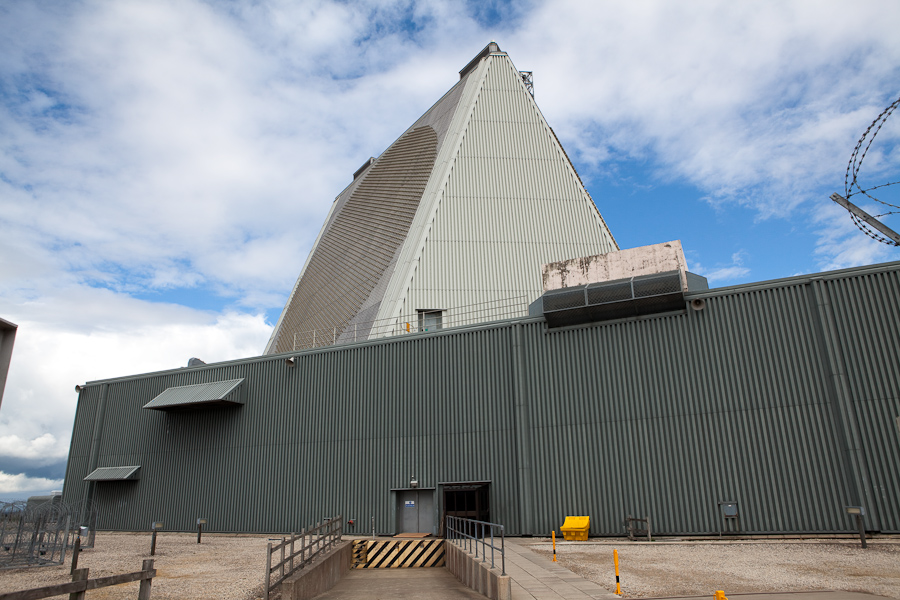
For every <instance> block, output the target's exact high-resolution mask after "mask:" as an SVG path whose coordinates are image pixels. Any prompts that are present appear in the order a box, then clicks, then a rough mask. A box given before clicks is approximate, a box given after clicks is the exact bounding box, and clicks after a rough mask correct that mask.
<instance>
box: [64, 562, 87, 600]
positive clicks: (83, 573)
mask: <svg viewBox="0 0 900 600" xmlns="http://www.w3.org/2000/svg"><path fill="white" fill-rule="evenodd" d="M89 570H90V569H75V572H74V573H72V582H75V581H87V578H88V571H89ZM84 593H85V591H84V590H81V591H80V592H72V593H71V594H69V600H84Z"/></svg>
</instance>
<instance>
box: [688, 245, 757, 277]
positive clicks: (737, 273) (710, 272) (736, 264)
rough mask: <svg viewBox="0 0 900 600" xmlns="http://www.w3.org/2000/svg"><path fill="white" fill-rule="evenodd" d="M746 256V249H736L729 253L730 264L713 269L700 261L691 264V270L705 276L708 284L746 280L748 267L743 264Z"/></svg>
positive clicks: (748, 271) (748, 272)
mask: <svg viewBox="0 0 900 600" xmlns="http://www.w3.org/2000/svg"><path fill="white" fill-rule="evenodd" d="M746 257H747V251H746V250H738V251H737V252H735V253H733V254H732V255H731V264H729V265H720V266H717V267H715V268H713V269H706V268H705V267H704V266H703V265H701V264H700V263H694V264H692V265H691V270H692V271H695V272H696V273H698V274H700V275H703V276H704V277H706V279H707V280H708V281H709V283H710V284H717V283H718V284H721V283H727V282H733V283H740V282H741V281H739V280H746V278H747V276H748V275H749V274H750V269H748V268H747V267H745V266H744V259H745V258H746Z"/></svg>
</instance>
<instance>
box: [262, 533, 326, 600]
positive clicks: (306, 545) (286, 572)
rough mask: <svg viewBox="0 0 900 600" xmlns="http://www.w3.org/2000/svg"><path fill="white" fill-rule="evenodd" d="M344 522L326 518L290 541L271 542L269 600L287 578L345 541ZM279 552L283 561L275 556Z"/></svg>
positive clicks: (267, 596)
mask: <svg viewBox="0 0 900 600" xmlns="http://www.w3.org/2000/svg"><path fill="white" fill-rule="evenodd" d="M343 522H344V521H343V518H342V517H341V516H337V517H334V518H331V519H325V520H324V521H320V522H318V523H316V524H315V526H313V527H310V528H309V529H302V530H301V531H300V533H298V534H295V533H292V534H291V536H290V537H289V538H284V537H283V538H281V542H280V543H278V544H275V545H272V542H269V546H268V548H267V550H266V591H265V598H266V600H268V599H269V597H270V594H272V592H273V591H274V590H275V589H277V588H278V586H280V585H281V584H282V583H284V580H285V579H287V578H288V577H290V576H291V575H292V574H294V573H295V572H296V571H298V570H300V569H302V568H304V567H306V566H307V565H309V564H310V563H311V562H312V561H313V559H314V558H316V557H317V556H319V555H320V554H324V553H327V552H329V551H331V549H332V548H334V546H335V544H337V543H338V542H340V541H341V536H342V535H343V532H344V526H343ZM276 552H280V558H278V557H276V556H275V554H276Z"/></svg>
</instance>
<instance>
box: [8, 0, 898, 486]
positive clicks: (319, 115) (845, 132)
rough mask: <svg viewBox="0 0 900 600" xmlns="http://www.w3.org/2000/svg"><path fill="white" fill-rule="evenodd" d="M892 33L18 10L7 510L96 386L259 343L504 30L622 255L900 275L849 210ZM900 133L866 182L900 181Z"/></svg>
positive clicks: (409, 6)
mask: <svg viewBox="0 0 900 600" xmlns="http://www.w3.org/2000/svg"><path fill="white" fill-rule="evenodd" d="M897 23H900V4H898V3H896V2H894V1H868V2H867V1H861V2H855V3H854V4H853V5H852V7H851V6H850V5H849V4H847V3H845V2H828V1H815V2H813V1H809V2H802V1H795V2H789V3H786V2H781V1H778V2H775V1H772V2H765V1H753V2H749V1H745V2H740V1H737V2H735V1H728V2H725V1H722V2H714V1H710V2H679V3H675V2H665V1H657V2H654V1H647V2H640V3H637V2H624V1H621V2H603V1H597V2H589V1H575V0H571V1H566V0H559V1H554V2H549V1H539V0H531V1H526V2H474V1H473V2H466V3H465V4H461V3H458V2H453V1H450V0H427V1H421V2H412V1H408V0H384V1H375V0H370V1H366V0H361V1H342V2H334V1H325V0H320V1H310V2H296V1H292V2H287V1H284V2H281V1H276V0H270V1H265V0H262V1H250V0H247V1H240V0H236V1H232V2H216V1H208V2H200V1H197V0H178V1H175V0H172V1H165V0H160V1H158V2H152V3H148V2H142V1H129V0H119V1H117V2H86V1H65V2H62V1H60V2H42V3H21V2H2V1H0V317H3V318H5V319H7V320H9V321H12V322H14V323H17V324H19V332H18V336H17V340H16V347H15V350H14V353H13V362H12V366H11V371H10V376H9V380H8V382H7V388H6V393H5V396H4V399H3V404H2V406H0V498H7V497H23V496H27V495H29V494H31V493H37V492H45V491H47V490H49V489H54V488H56V489H58V488H59V487H60V486H61V481H60V479H61V477H62V475H63V473H64V468H65V460H66V455H67V452H68V445H69V436H70V434H71V428H72V419H73V417H74V411H75V405H76V395H75V393H74V391H73V387H74V385H75V384H76V383H82V382H84V381H88V380H92V379H99V378H104V377H111V376H118V375H126V374H132V373H139V372H146V371H151V370H158V369H166V368H173V367H179V366H183V365H185V364H186V363H187V360H188V359H189V358H190V357H192V356H197V357H200V358H202V359H204V360H206V361H208V362H211V361H217V360H226V359H231V358H237V357H241V356H252V355H256V354H259V353H261V352H262V350H263V348H264V346H265V343H266V341H267V339H268V336H269V333H270V332H271V328H272V325H273V324H274V322H275V320H276V319H277V316H278V313H279V312H280V310H281V308H282V306H283V304H284V302H285V300H286V298H287V294H288V293H289V291H290V289H291V286H292V285H293V283H294V280H295V278H296V276H297V274H298V273H299V271H300V268H301V266H302V264H303V262H304V260H305V259H306V256H307V253H308V252H309V249H310V247H311V245H312V243H313V241H314V239H315V236H316V235H317V233H318V231H319V228H320V227H321V225H322V223H323V221H324V218H325V215H326V214H327V211H328V209H329V207H330V205H331V202H332V200H333V199H334V197H335V196H336V195H337V194H338V193H339V192H340V191H341V190H342V189H343V188H344V187H345V186H346V185H347V184H348V183H349V182H350V180H351V177H352V173H353V172H354V171H355V170H356V168H357V167H358V166H359V165H360V164H362V162H363V161H364V160H365V159H366V158H368V157H369V156H377V155H378V154H380V153H381V152H382V151H383V150H384V149H385V148H386V147H387V146H388V145H389V144H390V143H391V142H392V141H393V140H394V139H395V138H396V137H397V136H399V135H400V134H401V133H402V132H403V130H404V129H406V127H408V126H409V125H410V124H411V123H413V122H414V120H415V119H416V118H417V117H418V116H419V115H421V114H422V113H423V112H424V111H425V110H426V109H427V108H428V107H429V106H431V104H433V103H434V102H435V101H436V100H437V99H438V98H440V96H441V95H442V94H443V93H444V92H445V91H446V90H447V89H449V88H450V87H451V86H452V85H453V84H454V83H455V82H456V81H457V79H458V71H459V69H461V68H462V67H463V66H464V65H465V64H466V63H468V61H469V60H470V59H471V58H472V57H473V56H474V55H475V54H476V53H477V52H478V51H480V50H481V49H482V48H483V47H484V46H485V44H486V43H487V42H488V41H490V40H492V39H493V40H496V41H497V42H498V43H499V45H500V47H501V48H502V49H503V50H505V51H507V52H509V54H510V56H511V58H512V60H513V62H514V63H515V64H516V66H517V67H518V68H519V69H521V70H530V71H533V72H534V80H535V97H536V100H537V103H538V105H539V106H540V108H541V110H542V111H543V113H544V116H545V117H546V119H547V121H548V122H549V123H550V125H551V126H552V127H553V128H554V130H555V131H556V133H557V135H558V136H559V138H560V140H561V141H562V143H563V145H564V147H565V148H566V150H567V152H568V154H569V156H570V157H571V158H572V160H573V162H574V163H575V165H576V168H577V169H578V171H579V173H580V175H581V177H582V179H583V180H584V181H585V184H586V185H587V187H588V190H589V191H590V193H591V195H592V197H593V198H594V200H595V201H596V203H597V205H598V208H599V209H600V212H601V213H602V214H603V216H604V218H605V219H606V221H607V223H608V225H609V226H610V229H611V230H612V232H613V234H614V235H615V237H616V239H617V241H618V242H619V244H620V246H621V247H623V248H630V247H635V246H640V245H645V244H653V243H658V242H662V241H668V240H671V239H680V240H682V242H683V245H684V249H685V252H686V255H687V258H688V263H689V266H690V268H691V269H692V270H693V271H695V272H698V273H701V274H704V275H706V276H707V277H708V278H709V279H710V283H711V284H712V285H713V286H723V285H732V284H738V283H744V282H752V281H760V280H766V279H772V278H778V277H787V276H791V275H796V274H801V273H811V272H816V271H821V270H826V269H834V268H842V267H850V266H856V265H862V264H869V263H874V262H883V261H889V260H898V259H900V252H898V250H897V249H895V248H890V247H888V246H885V245H881V244H877V243H875V242H873V241H872V240H870V239H869V238H867V237H865V236H864V235H863V234H861V233H860V232H859V231H858V230H857V229H856V228H855V227H854V226H853V225H852V223H851V222H850V220H849V218H848V217H847V215H846V213H845V212H843V211H842V210H841V209H839V208H838V207H836V206H835V205H833V204H832V203H831V202H830V201H829V200H828V197H829V195H830V194H831V193H832V192H842V190H843V186H844V171H845V168H846V164H847V161H848V159H849V157H850V154H851V152H852V150H853V147H854V145H855V144H856V141H857V139H858V138H859V137H860V135H862V133H863V131H864V130H865V128H866V127H867V126H868V124H869V123H870V122H871V121H872V120H873V119H874V118H875V117H876V116H877V115H878V114H879V113H880V112H881V110H882V109H883V108H884V107H885V106H887V105H888V104H890V103H891V102H892V101H893V100H894V99H895V98H897V96H898V95H900V36H897V35H896V24H897ZM898 139H900V122H897V121H896V120H889V121H888V123H887V124H886V125H885V127H884V128H883V129H882V131H881V132H880V133H879V136H878V138H877V141H876V144H875V145H874V146H873V148H872V150H871V151H870V154H869V157H868V158H867V159H866V161H867V162H866V167H865V168H864V169H863V174H864V175H865V176H866V177H868V178H870V179H869V180H868V181H871V185H876V184H878V183H883V182H885V181H888V180H896V179H900V177H898V173H900V146H898V145H897V142H898ZM889 193H895V192H889ZM894 198H896V195H895V196H894ZM863 204H864V205H865V204H866V203H863ZM876 212H877V211H876ZM888 223H889V224H893V225H894V226H895V227H897V226H898V223H897V222H896V221H894V222H891V221H890V220H888Z"/></svg>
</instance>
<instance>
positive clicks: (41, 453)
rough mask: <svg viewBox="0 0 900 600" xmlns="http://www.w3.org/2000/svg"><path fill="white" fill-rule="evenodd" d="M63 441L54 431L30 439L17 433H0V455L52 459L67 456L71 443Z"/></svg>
mask: <svg viewBox="0 0 900 600" xmlns="http://www.w3.org/2000/svg"><path fill="white" fill-rule="evenodd" d="M62 442H63V440H60V439H58V438H57V437H56V436H54V435H53V434H52V433H44V434H41V435H39V436H37V437H36V438H34V439H30V440H29V439H23V438H21V437H19V436H18V435H15V434H11V435H0V456H13V457H16V458H29V459H50V460H52V459H59V458H65V456H66V455H67V454H68V452H69V447H68V446H69V445H68V443H62Z"/></svg>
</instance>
